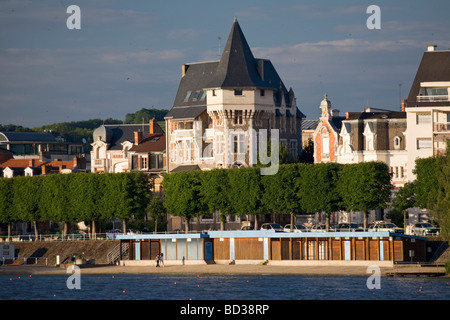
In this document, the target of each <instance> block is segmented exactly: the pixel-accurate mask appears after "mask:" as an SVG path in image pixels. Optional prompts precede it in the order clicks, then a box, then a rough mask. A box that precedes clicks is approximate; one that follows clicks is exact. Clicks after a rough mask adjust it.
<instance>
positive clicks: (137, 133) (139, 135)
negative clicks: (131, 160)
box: [134, 130, 142, 145]
mask: <svg viewBox="0 0 450 320" xmlns="http://www.w3.org/2000/svg"><path fill="white" fill-rule="evenodd" d="M141 140H142V132H141V131H140V130H139V131H135V132H134V144H136V145H137V144H139V141H141Z"/></svg>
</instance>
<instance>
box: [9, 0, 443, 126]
mask: <svg viewBox="0 0 450 320" xmlns="http://www.w3.org/2000/svg"><path fill="white" fill-rule="evenodd" d="M72 4H75V5H78V6H79V7H80V9H81V29H80V30H69V29H67V27H66V20H67V19H68V17H69V16H70V14H68V13H66V9H67V7H68V6H69V5H72ZM369 5H378V6H379V7H380V9H381V29H379V30H369V29H368V28H367V26H366V21H367V19H368V18H369V16H370V14H367V13H366V9H367V7H368V6H369ZM449 13H450V3H449V2H448V1H444V0H443V1H438V0H430V1H403V0H398V1H376V0H372V1H332V0H329V1H293V0H279V1H273V0H272V1H266V0H257V1H256V0H255V1H253V0H240V1H235V0H229V1H214V0H208V1H205V0H190V1H186V0H185V1H181V0H165V1H163V0H161V1H152V0H147V1H137V0H130V1H123V0H121V1H116V0H89V1H88V0H71V1H65V0H39V1H31V0H10V1H9V0H4V1H3V0H2V1H0V70H1V71H2V72H0V124H9V123H12V124H16V125H23V126H26V127H34V126H41V125H44V124H51V123H56V122H63V121H78V120H87V119H93V118H101V119H106V118H114V119H119V120H123V119H124V118H125V114H126V113H130V112H135V111H137V110H139V109H141V108H151V107H155V108H166V109H170V108H171V107H172V104H173V100H174V97H175V94H176V91H177V88H178V83H179V80H180V77H181V65H182V64H183V63H189V62H199V61H209V60H217V59H219V43H220V46H221V47H222V48H223V46H224V45H225V42H226V39H227V37H228V34H229V32H230V29H231V26H232V23H233V20H234V17H237V19H238V21H239V24H240V26H241V28H242V30H243V32H244V34H245V36H246V39H247V41H248V43H249V45H250V47H251V48H252V50H253V54H254V55H255V57H258V58H267V59H270V60H271V61H272V63H273V64H274V66H275V68H276V69H277V71H278V73H279V75H280V77H281V78H282V80H283V82H284V83H285V85H286V86H287V87H288V88H289V87H292V88H293V90H294V92H295V94H296V97H297V105H298V107H299V109H300V110H301V111H302V112H303V113H304V114H305V115H306V116H307V118H308V119H317V118H318V117H319V114H320V113H319V105H320V101H321V100H322V99H323V95H324V93H327V94H328V98H329V99H330V100H331V102H332V106H333V108H336V109H339V110H340V111H341V114H344V113H345V112H348V111H362V109H363V108H365V107H367V106H371V107H377V108H385V109H390V110H399V108H400V98H406V97H407V95H408V93H409V89H410V86H411V84H412V81H413V79H414V76H415V73H416V70H417V67H418V65H419V63H420V59H421V58H422V55H423V52H424V51H425V50H426V46H427V45H429V44H435V45H437V46H438V47H437V49H438V50H449V49H450V19H448V15H449ZM219 37H221V38H222V40H220V41H219V39H218V38H219ZM400 84H401V86H399V85H400Z"/></svg>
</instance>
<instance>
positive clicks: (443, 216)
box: [432, 140, 450, 241]
mask: <svg viewBox="0 0 450 320" xmlns="http://www.w3.org/2000/svg"><path fill="white" fill-rule="evenodd" d="M432 216H433V217H434V219H435V220H436V221H437V222H438V223H439V226H440V227H441V235H442V238H443V239H445V240H446V241H450V140H447V150H446V153H445V155H444V156H440V157H439V158H438V159H437V195H436V204H435V205H434V210H433V211H432Z"/></svg>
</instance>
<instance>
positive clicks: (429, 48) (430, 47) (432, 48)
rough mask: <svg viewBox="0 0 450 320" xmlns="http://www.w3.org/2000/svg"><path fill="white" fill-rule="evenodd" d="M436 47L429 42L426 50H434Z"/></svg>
mask: <svg viewBox="0 0 450 320" xmlns="http://www.w3.org/2000/svg"><path fill="white" fill-rule="evenodd" d="M436 47H437V46H436V45H434V44H430V45H428V46H427V51H428V52H430V51H434V50H435V49H436Z"/></svg>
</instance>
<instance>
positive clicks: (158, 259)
mask: <svg viewBox="0 0 450 320" xmlns="http://www.w3.org/2000/svg"><path fill="white" fill-rule="evenodd" d="M160 259H161V256H160V255H159V254H158V255H157V256H156V267H157V268H158V267H159V261H160Z"/></svg>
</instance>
